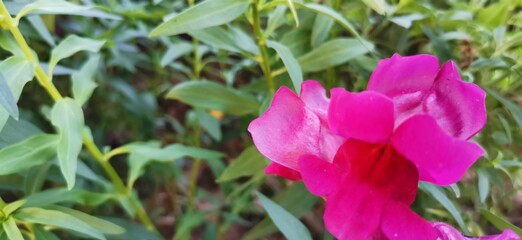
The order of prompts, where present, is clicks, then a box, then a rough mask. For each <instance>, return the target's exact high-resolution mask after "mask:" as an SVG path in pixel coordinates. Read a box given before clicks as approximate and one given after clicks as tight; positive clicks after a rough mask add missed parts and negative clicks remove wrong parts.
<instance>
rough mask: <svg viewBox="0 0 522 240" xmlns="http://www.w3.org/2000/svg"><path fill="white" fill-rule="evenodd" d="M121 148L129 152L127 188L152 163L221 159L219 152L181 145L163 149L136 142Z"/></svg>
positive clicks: (158, 145) (151, 144)
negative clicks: (182, 159) (187, 158)
mask: <svg viewBox="0 0 522 240" xmlns="http://www.w3.org/2000/svg"><path fill="white" fill-rule="evenodd" d="M123 148H125V149H127V150H128V151H129V152H130V155H129V158H128V161H129V178H128V180H127V181H128V184H127V185H128V186H132V185H133V184H134V182H135V181H136V179H138V177H140V176H141V175H142V174H143V168H144V167H145V166H146V165H147V164H149V163H150V162H152V161H158V162H170V161H175V160H176V159H179V158H181V157H191V158H194V159H209V160H214V159H219V158H221V157H223V154H222V153H220V152H216V151H212V150H208V149H202V148H196V147H187V146H184V145H182V144H171V145H168V146H166V147H164V148H161V147H160V143H159V142H155V141H150V142H136V143H132V144H129V145H125V146H124V147H123Z"/></svg>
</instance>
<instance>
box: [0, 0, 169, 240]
mask: <svg viewBox="0 0 522 240" xmlns="http://www.w3.org/2000/svg"><path fill="white" fill-rule="evenodd" d="M0 16H1V17H2V19H1V20H2V21H3V22H2V23H3V24H2V26H3V27H5V28H7V29H8V30H9V31H10V32H11V34H13V37H14V38H15V41H16V43H17V44H18V46H19V47H20V48H21V49H22V51H23V53H24V55H25V57H26V59H27V60H28V61H30V62H31V63H33V64H34V67H35V74H36V79H37V80H38V82H39V83H40V85H42V87H43V88H44V89H45V90H46V91H47V92H48V93H49V95H50V96H51V98H52V99H53V100H54V101H55V102H57V101H59V100H60V99H62V98H63V97H62V95H61V94H60V92H59V91H58V89H56V86H54V84H53V82H52V81H51V80H50V79H49V77H48V76H47V75H46V74H45V71H44V70H43V69H42V66H41V65H40V63H39V62H38V60H37V59H36V57H35V56H34V55H33V52H32V50H31V48H30V47H29V45H28V44H27V41H26V40H25V38H24V36H23V35H22V33H21V32H20V29H18V26H17V24H15V23H14V21H13V19H12V17H11V15H10V14H9V12H8V10H7V8H6V7H5V5H4V3H3V1H1V0H0ZM82 141H83V144H84V146H85V147H86V148H87V150H88V151H89V152H90V153H91V155H92V156H93V157H94V158H95V159H96V161H97V162H98V163H99V164H100V165H101V166H102V168H103V170H104V171H105V172H106V174H107V176H108V177H109V179H110V180H111V182H112V183H113V184H114V186H115V187H116V190H117V191H118V193H119V194H122V195H124V196H126V197H127V198H128V199H129V202H130V203H131V206H132V207H133V209H134V211H135V212H136V214H137V216H138V219H139V220H140V221H141V222H142V223H143V224H144V225H145V226H146V227H147V229H149V230H150V231H152V232H155V233H158V234H159V232H158V231H157V230H156V228H155V227H154V224H152V221H151V220H150V218H149V216H148V215H147V214H146V212H145V210H144V209H143V207H142V206H141V204H140V203H139V202H137V201H136V200H135V199H134V198H132V197H131V195H130V193H129V191H127V189H126V188H125V185H124V184H123V182H122V180H121V178H120V177H119V175H118V173H117V172H116V170H115V169H114V168H113V167H112V165H110V164H109V163H108V162H106V161H104V159H105V157H104V155H103V153H102V152H101V151H100V149H99V148H98V147H97V146H96V145H95V144H94V142H93V141H92V139H91V138H90V137H89V136H88V135H87V134H86V133H83V134H82Z"/></svg>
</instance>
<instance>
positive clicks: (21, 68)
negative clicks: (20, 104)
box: [0, 56, 34, 129]
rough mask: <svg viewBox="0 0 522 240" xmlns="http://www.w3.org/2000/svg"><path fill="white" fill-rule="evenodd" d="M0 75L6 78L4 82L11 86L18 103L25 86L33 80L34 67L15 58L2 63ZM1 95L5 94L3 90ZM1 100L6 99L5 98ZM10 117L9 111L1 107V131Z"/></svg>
mask: <svg viewBox="0 0 522 240" xmlns="http://www.w3.org/2000/svg"><path fill="white" fill-rule="evenodd" d="M0 74H1V75H2V76H4V80H5V82H6V83H7V85H8V86H9V90H10V93H11V94H12V97H13V98H14V101H15V102H17V101H18V99H19V98H20V95H21V94H22V90H23V88H24V86H25V84H26V83H27V82H29V81H31V79H33V76H34V66H33V64H32V63H31V62H29V61H27V60H26V59H25V58H23V57H17V56H13V57H10V58H8V59H6V60H4V61H3V62H2V63H0ZM2 85H3V84H2ZM0 88H5V87H0ZM0 94H2V95H3V94H4V93H3V89H2V92H1V93H0ZM0 98H5V96H4V97H0ZM7 98H9V97H7ZM9 116H10V114H9V111H7V110H6V109H5V108H2V107H0V129H2V128H3V127H4V125H5V124H6V122H7V120H8V119H9Z"/></svg>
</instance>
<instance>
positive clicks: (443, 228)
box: [431, 222, 520, 240]
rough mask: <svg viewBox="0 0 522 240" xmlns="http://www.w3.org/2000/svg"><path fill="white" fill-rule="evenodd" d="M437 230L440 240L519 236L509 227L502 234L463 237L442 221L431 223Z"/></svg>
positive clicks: (514, 238)
mask: <svg viewBox="0 0 522 240" xmlns="http://www.w3.org/2000/svg"><path fill="white" fill-rule="evenodd" d="M431 224H432V225H433V227H434V228H435V229H436V230H437V231H438V232H439V236H440V240H520V237H519V236H518V235H517V234H516V233H515V232H513V231H512V230H511V229H505V230H504V232H503V233H502V234H499V235H491V236H484V237H477V238H473V237H464V236H463V235H462V234H461V233H460V232H459V231H458V230H457V229H455V228H454V227H452V226H451V225H449V224H447V223H443V222H433V223H431Z"/></svg>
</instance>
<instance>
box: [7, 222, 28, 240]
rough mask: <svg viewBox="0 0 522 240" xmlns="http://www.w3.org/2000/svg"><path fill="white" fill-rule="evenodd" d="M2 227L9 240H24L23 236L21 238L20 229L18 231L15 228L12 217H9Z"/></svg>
mask: <svg viewBox="0 0 522 240" xmlns="http://www.w3.org/2000/svg"><path fill="white" fill-rule="evenodd" d="M2 227H3V228H4V231H5V233H6V234H7V237H9V239H10V240H24V236H22V233H21V232H20V229H18V226H16V222H15V220H14V219H13V218H12V217H9V218H8V219H7V220H6V221H4V222H3V223H2Z"/></svg>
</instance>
